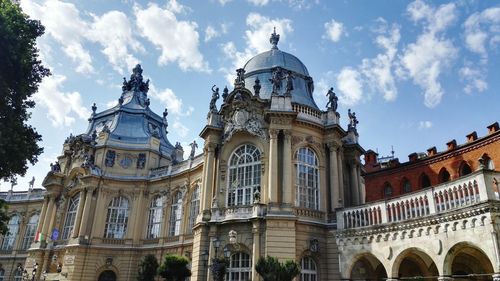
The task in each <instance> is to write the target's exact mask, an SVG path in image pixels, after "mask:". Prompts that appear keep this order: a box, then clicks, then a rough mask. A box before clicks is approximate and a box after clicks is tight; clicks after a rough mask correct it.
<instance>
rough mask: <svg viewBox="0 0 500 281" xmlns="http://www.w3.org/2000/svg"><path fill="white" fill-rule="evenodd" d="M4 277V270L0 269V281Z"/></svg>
mask: <svg viewBox="0 0 500 281" xmlns="http://www.w3.org/2000/svg"><path fill="white" fill-rule="evenodd" d="M4 277H5V270H4V269H3V268H2V269H0V281H3V280H4Z"/></svg>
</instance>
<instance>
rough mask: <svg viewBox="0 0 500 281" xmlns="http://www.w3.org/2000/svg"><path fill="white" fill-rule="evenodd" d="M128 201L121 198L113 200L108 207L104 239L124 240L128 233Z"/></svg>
mask: <svg viewBox="0 0 500 281" xmlns="http://www.w3.org/2000/svg"><path fill="white" fill-rule="evenodd" d="M128 206H129V204H128V199H127V198H125V197H123V196H119V197H115V198H113V200H111V202H110V203H109V206H108V214H107V215H106V227H105V229H104V238H116V239H122V238H123V237H125V233H126V232H127V223H128Z"/></svg>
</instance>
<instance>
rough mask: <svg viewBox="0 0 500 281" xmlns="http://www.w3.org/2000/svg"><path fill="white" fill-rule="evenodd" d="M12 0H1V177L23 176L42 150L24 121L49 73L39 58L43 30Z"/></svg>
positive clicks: (28, 116) (39, 24)
mask: <svg viewBox="0 0 500 281" xmlns="http://www.w3.org/2000/svg"><path fill="white" fill-rule="evenodd" d="M13 2H15V1H11V0H0V38H1V39H0V62H1V63H0V159H2V160H1V161H0V179H2V178H3V179H5V178H10V177H13V176H14V175H16V174H19V175H24V174H25V173H26V170H27V168H28V166H27V163H28V161H29V162H30V163H31V164H34V163H35V162H36V161H37V158H38V155H40V154H41V153H42V151H43V149H42V148H41V147H39V146H38V144H37V142H38V141H41V139H42V137H41V136H40V135H39V134H38V133H37V132H36V130H35V129H34V128H33V127H32V126H30V125H28V124H26V122H27V121H28V119H29V118H30V113H29V112H28V110H29V109H30V108H33V107H34V106H35V102H34V101H33V100H31V96H32V95H33V94H34V93H35V92H36V91H37V90H38V84H40V82H41V81H42V78H43V77H45V76H48V75H50V72H49V70H48V69H47V68H45V67H44V66H43V65H42V63H41V61H40V60H39V59H38V49H37V48H36V38H37V37H39V36H41V35H42V34H43V32H44V27H43V26H42V24H41V23H40V22H39V21H36V20H31V19H29V18H28V16H27V15H26V14H24V13H23V12H22V11H21V8H20V7H19V5H18V4H15V3H13Z"/></svg>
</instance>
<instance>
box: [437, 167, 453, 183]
mask: <svg viewBox="0 0 500 281" xmlns="http://www.w3.org/2000/svg"><path fill="white" fill-rule="evenodd" d="M447 181H450V173H449V172H448V170H446V168H444V167H443V168H441V171H439V183H443V182H447Z"/></svg>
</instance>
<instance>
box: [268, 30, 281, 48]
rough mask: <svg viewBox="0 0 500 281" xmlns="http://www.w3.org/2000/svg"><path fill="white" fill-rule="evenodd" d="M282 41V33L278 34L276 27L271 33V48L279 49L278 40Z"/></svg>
mask: <svg viewBox="0 0 500 281" xmlns="http://www.w3.org/2000/svg"><path fill="white" fill-rule="evenodd" d="M279 41H280V35H279V34H276V27H274V31H273V33H272V34H271V38H269V43H271V45H272V47H271V49H276V50H277V49H278V42H279Z"/></svg>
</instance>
